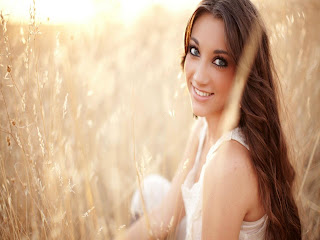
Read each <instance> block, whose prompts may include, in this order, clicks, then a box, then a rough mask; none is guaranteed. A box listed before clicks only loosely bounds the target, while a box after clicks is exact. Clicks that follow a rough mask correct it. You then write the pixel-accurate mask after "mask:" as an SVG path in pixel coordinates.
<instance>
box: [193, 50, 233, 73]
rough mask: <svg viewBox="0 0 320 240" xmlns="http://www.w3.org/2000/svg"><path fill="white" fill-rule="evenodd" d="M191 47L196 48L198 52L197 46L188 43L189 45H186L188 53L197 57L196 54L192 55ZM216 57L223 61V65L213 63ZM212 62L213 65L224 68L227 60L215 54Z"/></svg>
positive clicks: (226, 65)
mask: <svg viewBox="0 0 320 240" xmlns="http://www.w3.org/2000/svg"><path fill="white" fill-rule="evenodd" d="M192 48H194V49H196V50H197V51H198V52H199V50H198V48H197V47H196V46H194V45H189V46H188V53H190V54H191V55H192V56H195V57H197V56H196V55H194V54H192V53H191V49H192ZM217 59H219V60H221V61H223V62H224V64H225V65H224V66H221V65H217V64H215V63H214V61H216V60H217ZM212 63H213V64H214V65H216V66H217V67H219V68H226V67H228V62H227V60H226V59H225V58H224V57H222V56H220V55H217V56H216V57H215V58H214V59H213V61H212Z"/></svg>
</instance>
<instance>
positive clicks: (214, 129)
mask: <svg viewBox="0 0 320 240" xmlns="http://www.w3.org/2000/svg"><path fill="white" fill-rule="evenodd" d="M220 119H221V114H217V115H213V116H206V117H205V121H206V122H207V126H208V127H207V134H206V142H207V143H209V145H210V146H211V145H213V144H214V143H215V142H216V141H217V140H218V139H219V138H220V136H219V135H220V134H219V123H220Z"/></svg>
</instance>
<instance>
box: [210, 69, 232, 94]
mask: <svg viewBox="0 0 320 240" xmlns="http://www.w3.org/2000/svg"><path fill="white" fill-rule="evenodd" d="M215 75H216V80H217V81H215V82H216V86H217V88H218V89H220V92H223V93H227V92H229V91H230V90H231V87H232V84H233V81H234V75H235V74H234V70H233V69H227V70H226V71H224V72H218V73H217V72H216V73H215Z"/></svg>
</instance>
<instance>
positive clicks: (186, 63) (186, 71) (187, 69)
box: [184, 54, 192, 81]
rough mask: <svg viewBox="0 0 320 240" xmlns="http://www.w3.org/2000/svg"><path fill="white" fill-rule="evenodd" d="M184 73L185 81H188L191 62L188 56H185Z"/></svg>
mask: <svg viewBox="0 0 320 240" xmlns="http://www.w3.org/2000/svg"><path fill="white" fill-rule="evenodd" d="M184 72H185V75H186V80H187V81H189V80H190V79H191V76H192V61H191V59H190V57H189V54H187V56H186V60H185V62H184Z"/></svg>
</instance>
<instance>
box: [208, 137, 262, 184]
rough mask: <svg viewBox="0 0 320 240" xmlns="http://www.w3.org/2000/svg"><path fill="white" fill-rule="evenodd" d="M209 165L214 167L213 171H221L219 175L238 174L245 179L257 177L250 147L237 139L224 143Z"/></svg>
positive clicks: (249, 179)
mask: <svg viewBox="0 0 320 240" xmlns="http://www.w3.org/2000/svg"><path fill="white" fill-rule="evenodd" d="M210 165H211V167H210ZM208 167H209V168H212V169H211V171H214V172H215V173H219V174H218V175H217V176H228V175H230V174H232V175H234V174H236V175H235V177H237V176H238V177H241V180H243V181H252V180H254V179H255V178H256V174H255V171H254V168H253V165H252V161H251V158H250V153H249V151H248V149H247V148H246V147H245V146H243V145H242V144H241V143H239V142H238V141H235V140H230V141H226V142H224V143H222V144H221V146H220V147H219V149H218V150H217V152H216V155H215V156H214V158H213V159H212V161H210V162H209V166H208ZM238 174H239V175H238ZM231 179H232V178H231ZM238 180H240V179H238Z"/></svg>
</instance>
